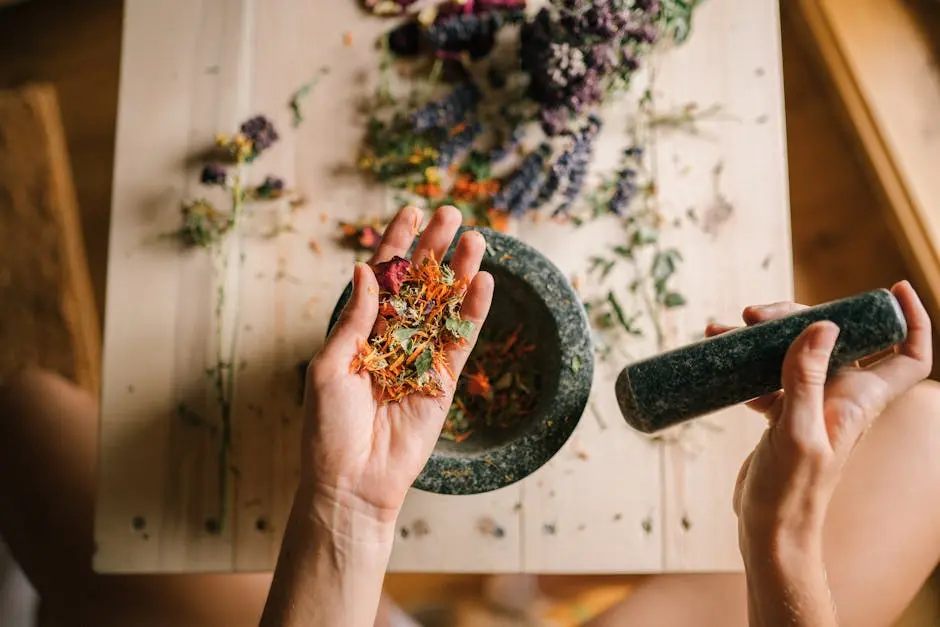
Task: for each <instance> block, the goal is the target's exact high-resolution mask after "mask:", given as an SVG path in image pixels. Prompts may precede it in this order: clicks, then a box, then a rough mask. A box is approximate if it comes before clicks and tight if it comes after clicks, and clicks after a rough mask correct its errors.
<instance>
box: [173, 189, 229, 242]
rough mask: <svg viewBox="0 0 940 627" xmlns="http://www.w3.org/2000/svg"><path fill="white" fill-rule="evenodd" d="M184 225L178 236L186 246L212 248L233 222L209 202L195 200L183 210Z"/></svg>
mask: <svg viewBox="0 0 940 627" xmlns="http://www.w3.org/2000/svg"><path fill="white" fill-rule="evenodd" d="M181 214H182V218H183V224H182V226H181V227H180V229H179V231H178V234H179V237H180V239H181V241H182V242H183V244H184V245H186V246H199V247H202V248H205V247H208V246H211V245H213V244H215V243H217V242H218V241H220V240H221V239H222V237H223V236H224V235H225V233H226V232H228V230H229V229H230V228H231V226H232V222H231V220H230V219H229V218H228V217H227V216H223V215H222V214H220V213H219V212H218V211H216V209H215V207H213V206H212V203H210V202H209V201H207V200H202V199H200V200H194V201H192V202H189V203H186V204H184V205H183V206H182V208H181Z"/></svg>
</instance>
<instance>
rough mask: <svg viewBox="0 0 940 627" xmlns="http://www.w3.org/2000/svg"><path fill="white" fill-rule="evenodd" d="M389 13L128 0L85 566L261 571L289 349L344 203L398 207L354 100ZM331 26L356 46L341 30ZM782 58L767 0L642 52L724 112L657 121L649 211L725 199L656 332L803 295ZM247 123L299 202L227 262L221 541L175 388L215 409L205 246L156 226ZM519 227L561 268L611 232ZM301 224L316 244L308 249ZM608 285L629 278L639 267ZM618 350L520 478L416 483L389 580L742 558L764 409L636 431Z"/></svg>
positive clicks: (274, 502)
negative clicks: (560, 434)
mask: <svg viewBox="0 0 940 627" xmlns="http://www.w3.org/2000/svg"><path fill="white" fill-rule="evenodd" d="M385 27H386V25H385V24H384V23H382V22H380V21H378V20H372V19H367V18H364V17H362V16H361V14H360V13H359V12H358V10H357V9H356V7H355V6H354V3H351V2H350V3H337V4H336V5H335V7H333V8H332V9H331V12H330V13H329V15H325V14H323V12H322V11H320V10H318V9H317V8H316V7H315V6H313V3H307V2H300V1H298V0H277V1H275V2H265V3H264V4H263V5H262V3H260V2H257V1H256V0H255V1H252V0H240V1H238V2H234V1H228V2H225V1H222V0H214V1H206V2H202V3H189V2H184V1H183V0H176V1H174V2H164V3H151V2H145V1H143V0H136V1H130V2H128V3H127V5H126V7H125V30H124V52H123V59H122V66H121V68H122V70H121V72H122V76H121V104H120V111H119V117H118V140H117V149H116V150H117V154H116V160H115V161H116V168H115V176H114V180H115V186H114V187H115V189H114V200H113V213H112V226H111V242H110V250H109V259H110V264H109V269H108V294H109V298H108V304H107V312H106V320H107V322H106V337H105V346H106V349H105V350H106V354H105V368H104V381H105V387H104V395H103V411H102V422H101V427H102V436H101V453H100V455H101V469H102V470H101V475H100V479H99V499H98V511H97V521H96V541H97V544H98V553H97V555H96V564H95V565H96V568H97V569H98V570H99V571H102V572H144V571H164V572H180V571H207V570H216V571H230V570H240V571H245V570H261V569H268V568H270V567H271V566H272V565H273V561H274V557H275V554H276V547H277V544H278V541H279V538H280V534H281V531H282V529H283V524H284V518H285V515H286V512H287V508H288V504H289V500H290V497H291V494H292V490H293V485H294V483H295V481H296V474H297V469H298V463H297V438H298V430H299V422H300V412H299V407H298V406H297V404H296V392H297V390H296V387H295V385H296V383H297V377H296V375H295V373H294V364H295V363H296V362H297V361H298V360H299V359H301V358H304V357H307V356H309V355H311V354H312V353H313V352H314V351H315V350H316V349H317V347H318V346H319V345H320V344H321V338H322V337H323V333H324V330H325V325H326V322H327V318H328V313H329V311H330V309H331V308H332V305H333V302H334V301H335V298H336V297H337V296H338V294H339V292H340V290H341V288H342V286H343V285H344V284H345V282H346V281H347V280H348V276H349V273H350V266H351V262H352V256H351V254H350V253H347V252H344V251H341V250H339V249H337V248H336V246H335V244H334V243H333V238H334V231H335V226H334V225H335V219H337V218H346V219H349V218H355V217H357V215H359V214H362V213H375V212H376V211H377V210H381V209H383V208H384V209H385V210H390V209H392V207H391V203H390V201H389V199H388V198H387V196H386V195H385V193H384V192H383V191H382V190H380V189H377V188H374V187H370V186H367V185H365V184H364V182H363V181H361V180H360V179H358V178H356V177H355V176H350V175H349V174H347V170H348V168H349V166H350V164H352V163H353V161H354V158H355V155H356V150H357V145H358V141H359V138H360V136H361V132H362V126H361V119H360V118H359V117H358V116H357V114H356V113H355V105H356V104H357V102H358V101H359V100H360V99H361V98H362V97H363V96H365V95H367V94H368V93H369V91H370V89H371V85H372V84H373V82H374V80H375V77H376V70H377V66H378V63H377V58H376V52H375V51H374V50H373V49H372V47H371V45H370V44H371V42H372V41H374V38H375V36H376V35H377V34H378V32H380V31H381V30H382V29H384V28H385ZM345 31H349V32H350V33H351V36H352V41H353V45H352V46H345V45H344V44H343V33H344V32H345ZM166 33H173V37H172V38H170V37H166V36H165V34H166ZM741 50H747V51H748V54H746V55H744V54H741V53H740V51H741ZM779 55H780V34H779V20H778V15H777V12H776V3H774V2H772V1H771V0H761V1H759V2H751V3H748V4H747V5H746V8H742V6H740V4H739V3H736V2H734V1H733V0H713V1H711V2H709V3H706V4H704V5H703V7H702V9H701V10H700V11H699V13H698V15H697V17H696V27H695V33H694V35H693V37H692V39H691V41H690V42H689V43H688V44H687V46H686V47H684V48H682V49H679V50H678V51H676V52H674V53H673V52H670V53H669V54H668V55H666V56H664V57H663V58H662V59H661V60H659V61H657V62H656V63H655V67H654V68H653V76H654V79H653V80H652V83H651V85H652V89H653V91H654V101H655V103H656V107H657V109H659V108H661V109H662V110H663V111H666V110H672V109H674V108H675V107H677V106H682V105H684V104H685V103H686V102H688V101H697V102H699V103H702V104H705V105H708V104H712V103H714V104H719V105H721V106H722V108H723V111H724V112H725V113H726V115H724V116H723V117H722V119H721V120H718V121H714V122H708V123H707V124H706V125H705V127H703V131H704V132H703V133H702V134H701V135H699V136H696V137H690V136H688V135H685V134H682V133H673V132H667V131H666V130H665V129H664V130H662V131H661V132H658V133H657V134H656V137H655V139H654V143H653V146H652V154H653V163H654V167H655V169H656V175H657V179H658V189H659V193H658V202H659V204H660V208H661V210H662V211H663V213H664V214H665V215H666V216H667V217H668V218H669V219H670V220H671V219H672V218H673V217H681V216H684V215H685V214H686V211H687V209H688V208H689V207H694V208H695V210H696V211H697V212H698V213H699V214H700V215H704V214H706V213H708V212H711V211H713V210H716V208H717V209H718V210H721V211H724V210H725V209H726V208H727V206H730V207H732V208H733V210H732V213H731V215H730V217H729V218H728V219H727V221H726V222H724V223H723V224H722V225H721V227H720V228H718V229H716V230H715V231H714V232H710V233H705V232H702V231H701V230H700V229H698V228H697V227H695V226H694V225H688V226H687V227H684V228H682V229H676V230H672V231H670V234H669V236H668V237H670V238H672V242H673V243H675V244H676V245H677V246H679V247H680V248H681V249H682V250H683V254H684V255H685V258H686V263H685V264H684V265H683V268H682V271H681V273H680V277H679V281H680V282H681V288H682V291H683V292H684V293H685V294H686V295H687V296H688V297H689V301H690V305H689V306H688V307H686V308H683V309H681V310H677V311H676V312H674V313H671V314H670V315H669V317H668V319H667V320H666V321H665V323H666V324H665V340H666V343H667V345H675V344H679V343H685V342H687V341H690V340H691V339H693V337H698V336H700V335H701V330H702V329H703V327H704V325H705V323H706V321H707V320H708V319H709V318H711V317H716V318H721V319H734V318H735V317H736V316H737V315H738V312H739V311H740V309H741V308H742V307H743V306H744V305H746V304H749V303H750V302H753V301H755V300H779V299H787V298H790V297H791V295H792V281H791V274H790V256H789V229H788V223H789V219H788V212H787V190H786V169H785V168H786V157H785V148H784V129H783V102H782V92H781V69H780V56H779ZM322 65H329V66H330V69H331V71H330V73H329V75H328V76H326V77H324V78H323V79H322V80H321V82H320V84H319V85H318V87H317V89H316V90H315V91H314V92H313V94H311V96H310V98H309V99H308V100H307V101H306V102H305V103H304V106H305V110H306V112H307V121H306V122H305V123H304V124H303V126H301V127H300V128H299V129H298V130H297V131H291V130H290V128H289V119H290V114H289V111H288V110H287V107H286V103H287V100H288V99H289V97H290V94H291V92H292V91H293V90H294V89H295V88H296V87H297V86H298V85H300V84H302V83H304V82H306V81H307V80H309V79H310V78H311V77H312V76H314V75H315V74H316V72H317V71H318V70H319V68H320V67H321V66H322ZM642 87H643V85H642V84H639V85H637V88H638V89H641V88H642ZM624 107H628V105H621V106H620V108H618V107H612V108H611V109H610V110H609V111H607V118H608V120H619V122H610V123H609V124H608V126H609V127H611V128H612V129H616V127H617V125H618V124H623V123H624V122H625V121H626V120H625V117H626V116H627V115H628V114H629V113H630V110H629V108H624ZM255 113H265V114H266V115H269V116H271V117H272V118H273V119H274V121H275V123H276V124H277V126H278V128H279V129H281V130H282V133H281V134H282V136H283V139H282V141H281V142H280V143H279V144H278V145H277V146H276V147H275V148H274V149H272V150H271V151H270V153H266V154H265V155H264V156H263V157H262V159H261V160H260V161H259V163H258V164H257V165H254V166H252V174H251V177H253V178H257V179H260V178H261V177H262V176H263V175H264V174H267V173H269V172H270V173H274V174H278V175H282V176H285V177H286V178H287V179H288V180H289V181H290V182H291V183H292V184H294V185H296V186H297V188H298V189H299V190H300V191H302V192H303V193H305V194H306V195H307V196H308V198H309V203H308V205H307V206H306V207H305V208H304V209H303V210H301V211H298V212H296V214H295V215H293V217H292V225H293V228H294V229H295V230H296V234H286V235H282V236H280V237H278V238H265V237H263V235H264V233H265V232H267V231H268V230H269V229H270V228H271V227H272V226H273V223H274V222H275V221H276V220H277V219H280V220H282V221H283V220H285V219H287V215H288V214H289V213H290V212H289V210H288V209H287V208H286V207H284V206H281V207H275V208H273V209H265V210H262V211H259V212H258V213H257V214H256V215H255V216H254V217H253V219H252V220H251V221H250V222H249V224H248V232H247V234H246V236H245V238H244V241H243V242H242V243H241V251H240V252H244V253H245V257H244V261H243V262H242V261H241V258H240V255H239V254H236V255H235V256H234V257H233V259H235V263H233V264H232V273H231V275H230V277H229V280H230V283H228V285H229V286H230V288H231V290H230V294H229V302H230V303H231V302H238V303H239V307H238V310H239V311H238V317H239V322H238V325H237V329H238V333H239V351H238V356H237V359H236V360H235V364H236V367H237V368H236V369H237V389H238V393H237V395H236V401H235V416H234V424H235V434H234V443H233V449H234V459H233V466H234V467H235V469H236V470H235V472H233V474H232V481H233V490H232V501H231V503H230V505H231V507H232V511H233V512H234V514H233V516H232V517H231V518H230V521H231V524H229V525H227V526H226V528H225V530H224V531H223V533H222V534H221V535H220V536H217V535H213V534H209V533H207V532H206V530H205V526H204V523H205V520H206V518H207V517H210V516H211V515H212V512H214V511H215V508H216V499H217V490H216V481H215V477H216V468H215V450H216V442H215V440H214V438H213V436H212V434H211V433H209V432H208V431H207V430H205V429H200V428H193V427H191V426H188V425H185V424H182V423H181V422H180V420H179V418H178V416H177V411H176V408H177V405H178V403H179V402H181V401H185V402H186V404H187V406H188V407H191V408H193V409H194V410H195V411H197V412H204V413H208V412H211V411H212V407H213V406H212V398H211V395H209V394H208V393H207V389H206V388H207V386H206V379H205V375H204V368H205V366H206V364H207V363H208V362H207V360H208V359H210V357H211V355H213V352H214V347H215V342H216V340H215V339H214V330H213V312H212V307H213V302H212V301H213V293H212V287H213V286H212V269H211V267H210V264H209V261H208V259H207V258H206V256H205V255H204V254H202V253H201V252H195V253H192V254H189V253H187V254H181V253H180V251H179V250H177V249H175V248H174V247H172V246H166V245H160V244H156V243H154V242H153V240H154V237H155V235H157V234H159V233H162V232H166V231H170V230H172V229H174V228H175V227H176V226H177V219H178V214H177V208H178V206H179V203H180V202H181V201H182V200H183V199H184V198H188V197H191V196H193V195H201V194H204V193H205V191H204V189H200V188H199V187H198V186H197V185H196V183H197V181H196V176H197V173H196V171H195V168H194V167H187V165H186V164H187V160H191V158H192V157H193V156H194V155H196V154H198V153H199V152H200V151H201V150H202V149H203V148H204V147H205V145H206V142H207V141H209V140H210V138H211V137H212V135H213V134H214V133H216V132H224V131H228V130H231V129H232V128H234V127H235V126H236V125H237V123H238V122H240V121H241V120H242V119H244V118H246V117H248V116H249V115H252V114H255ZM622 143H623V136H622V135H618V134H617V132H616V130H613V131H612V132H611V133H608V134H606V135H605V139H604V140H603V141H602V145H601V146H599V147H598V160H599V162H602V163H604V162H606V163H607V164H610V163H612V161H613V159H614V158H615V157H616V154H617V151H618V150H619V149H621V148H622V147H623V145H622ZM719 163H721V164H722V167H721V168H720V176H719V177H717V179H716V177H715V175H714V172H715V167H716V165H718V164H719ZM716 185H717V187H716ZM716 203H717V205H716ZM321 214H326V215H327V216H329V218H330V220H329V222H328V223H323V222H322V221H321V219H320V215H321ZM278 215H280V218H278V217H277V216H278ZM514 233H515V234H516V235H517V236H519V237H521V238H522V239H524V240H526V241H528V242H530V243H533V244H535V245H536V246H537V247H538V248H539V249H540V250H542V251H543V252H545V253H546V254H547V255H548V256H549V257H550V258H551V259H552V260H553V261H554V262H555V263H556V264H557V265H558V266H559V268H560V269H561V270H562V271H563V272H565V274H569V275H571V274H583V273H584V272H585V269H586V267H587V257H588V256H589V255H590V254H591V253H592V252H593V251H595V250H596V249H597V246H598V245H599V243H600V242H604V241H609V242H614V241H616V238H617V237H618V231H617V230H616V229H612V228H610V223H605V222H598V223H595V224H592V225H590V226H588V227H585V228H584V229H583V230H581V231H572V230H570V228H565V227H561V226H558V225H554V224H547V223H544V222H541V223H534V222H523V223H519V224H517V225H515V226H514ZM310 238H315V239H316V240H317V241H318V242H319V243H320V245H321V247H322V249H323V255H322V256H317V255H315V254H314V253H312V252H311V251H310V249H309V246H308V240H309V239H310ZM768 260H769V261H768ZM611 281H618V282H619V284H621V285H624V284H625V283H626V282H627V281H628V277H627V276H626V275H614V276H612V278H611ZM606 289H607V288H606V287H603V288H602V287H599V286H594V287H591V286H588V287H586V288H585V292H586V296H590V295H593V294H592V290H594V292H597V291H600V290H606ZM629 305H630V306H631V307H639V306H641V304H640V303H636V302H631V303H629ZM227 315H231V312H229V313H228V314H227ZM623 348H625V349H626V351H627V353H628V354H629V355H630V357H631V358H637V357H640V356H643V355H646V354H650V353H651V352H653V351H654V350H656V345H655V342H653V341H652V339H651V338H650V339H647V340H644V341H636V342H634V343H631V344H630V345H629V346H625V347H623ZM143 355H145V356H146V357H145V358H143V357H142V356H143ZM624 359H625V357H618V358H614V359H611V360H610V361H609V362H607V363H602V364H599V368H598V372H597V375H596V379H595V385H594V393H593V396H592V407H593V408H594V409H593V411H592V412H588V413H586V414H585V417H584V418H583V419H582V420H581V422H580V424H579V426H578V428H577V430H576V432H575V434H574V436H573V437H572V439H571V440H570V441H569V443H568V444H567V445H566V446H565V447H564V448H563V449H562V451H560V452H559V453H558V455H556V457H555V458H554V459H553V460H552V461H551V462H550V463H549V464H548V465H546V467H544V468H543V469H542V470H540V471H539V472H537V473H535V474H534V475H532V476H531V477H529V478H528V479H526V480H524V481H522V482H520V483H517V484H514V485H512V486H509V487H507V488H504V489H503V490H499V491H497V492H493V493H490V494H484V495H478V496H474V497H445V496H438V495H432V494H427V493H420V492H415V493H413V494H411V495H410V496H409V499H408V501H407V503H406V507H405V510H404V512H403V514H402V516H401V519H400V526H401V527H402V529H403V533H402V534H401V537H400V539H399V541H398V542H397V544H396V547H395V549H394V551H393V556H392V563H391V568H392V570H398V571H404V570H419V571H429V570H435V571H442V570H443V571H463V572H473V571H518V570H527V571H540V572H604V571H617V572H639V571H642V572H658V571H662V570H664V569H669V570H732V569H738V568H740V564H739V563H738V562H739V558H738V551H737V545H736V542H735V541H734V533H735V522H734V519H733V515H732V513H731V509H730V506H729V505H728V504H729V503H730V489H731V486H732V485H733V480H734V476H735V474H736V472H737V467H738V464H739V463H740V461H741V460H742V459H743V457H744V455H745V452H746V451H747V450H748V449H749V448H750V447H751V446H752V445H753V443H754V441H755V439H756V436H757V434H758V433H759V430H760V428H761V426H762V425H761V424H760V421H759V420H753V418H752V417H748V416H746V415H745V414H743V413H742V412H741V410H731V411H729V412H724V413H723V415H719V416H715V417H713V418H710V419H709V421H708V423H707V424H713V425H714V426H713V427H708V426H706V423H704V422H703V423H700V424H699V426H698V427H696V428H694V429H693V431H692V433H691V434H687V437H685V438H684V439H683V443H682V444H681V445H680V444H659V443H651V442H649V441H647V440H645V439H643V438H641V437H640V436H637V435H636V434H634V433H633V432H631V431H630V430H629V429H628V428H627V427H626V425H625V424H624V422H623V421H622V419H620V418H619V416H618V414H617V410H616V401H615V399H614V395H613V387H612V380H613V377H614V376H615V375H616V372H617V370H618V369H619V367H620V366H622V364H623V363H624V362H623V360H624ZM690 438H691V439H690ZM135 516H141V517H143V518H145V519H146V521H147V525H146V532H142V531H141V530H140V529H135V528H134V526H133V525H132V524H131V521H132V520H133V519H134V517H135ZM259 519H263V520H264V521H265V524H264V525H258V521H259ZM489 521H492V522H494V523H496V524H498V525H499V526H500V527H501V528H502V529H503V531H504V533H503V536H502V537H499V538H497V537H494V536H493V535H492V534H487V533H484V532H482V531H481V529H485V528H487V527H486V525H484V524H482V523H486V522H489ZM260 527H263V530H259V528H260ZM416 530H420V531H416Z"/></svg>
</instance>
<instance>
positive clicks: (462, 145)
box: [437, 122, 483, 168]
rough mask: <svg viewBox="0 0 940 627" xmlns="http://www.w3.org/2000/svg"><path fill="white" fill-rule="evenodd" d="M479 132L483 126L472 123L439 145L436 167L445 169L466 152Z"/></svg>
mask: <svg viewBox="0 0 940 627" xmlns="http://www.w3.org/2000/svg"><path fill="white" fill-rule="evenodd" d="M481 132H483V125H482V124H480V123H479V122H474V123H473V124H468V125H467V127H466V128H464V129H463V130H461V131H460V132H459V133H457V134H456V135H454V136H453V137H451V138H450V140H448V141H446V142H444V143H443V144H441V146H440V148H439V150H438V162H437V165H438V167H440V168H447V167H448V166H449V165H450V164H451V163H453V162H454V160H455V159H456V158H457V157H458V156H460V155H461V154H463V153H464V152H466V151H468V150H469V149H470V147H471V146H472V145H473V142H474V140H476V138H477V136H478V135H479V134H480V133H481Z"/></svg>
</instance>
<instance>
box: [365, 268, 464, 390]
mask: <svg viewBox="0 0 940 627" xmlns="http://www.w3.org/2000/svg"><path fill="white" fill-rule="evenodd" d="M375 276H376V279H377V280H378V283H379V288H380V290H381V292H380V295H379V319H380V324H379V325H378V328H379V332H378V333H377V334H376V335H374V336H373V337H372V338H370V339H369V341H368V342H366V341H363V342H361V344H360V346H359V353H358V354H357V355H356V357H355V358H353V362H352V364H351V370H352V371H353V372H369V373H371V374H372V377H373V380H374V382H375V387H376V390H377V392H378V400H379V401H380V402H389V401H398V400H401V399H403V398H404V397H406V396H408V395H410V394H414V393H419V394H425V395H428V396H440V394H441V393H442V392H443V383H442V380H441V376H442V375H443V373H445V372H446V373H447V374H449V375H450V376H451V378H454V376H455V375H454V372H453V370H452V369H451V367H450V364H449V363H448V361H447V350H448V349H449V348H452V347H454V346H459V345H460V344H463V343H465V342H466V341H467V339H469V338H470V337H471V336H472V335H473V332H474V328H475V327H474V324H473V322H471V321H469V320H463V319H461V317H460V307H461V305H462V304H463V298H464V295H465V294H466V291H467V282H466V281H465V280H459V279H457V278H456V277H455V276H454V271H453V270H451V269H450V267H449V266H448V265H446V264H443V263H438V262H437V260H435V259H434V257H433V255H432V256H429V257H428V258H427V259H425V260H424V262H423V263H421V264H413V263H411V262H410V261H408V260H407V259H402V258H401V257H395V258H393V259H392V260H391V261H387V262H385V263H380V264H378V265H377V266H376V268H375Z"/></svg>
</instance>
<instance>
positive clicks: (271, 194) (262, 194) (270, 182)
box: [255, 174, 284, 199]
mask: <svg viewBox="0 0 940 627" xmlns="http://www.w3.org/2000/svg"><path fill="white" fill-rule="evenodd" d="M283 195H284V179H281V178H278V177H276V176H271V175H270V174H269V175H268V176H267V177H265V179H264V181H262V183H261V185H259V186H258V187H256V188H255V196H256V197H257V198H263V199H271V198H280V197H281V196H283Z"/></svg>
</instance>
